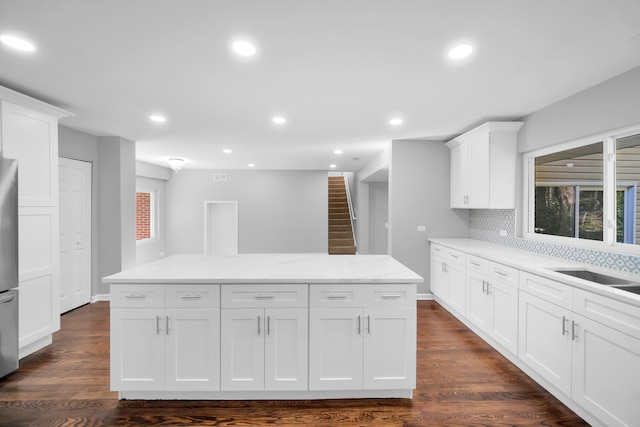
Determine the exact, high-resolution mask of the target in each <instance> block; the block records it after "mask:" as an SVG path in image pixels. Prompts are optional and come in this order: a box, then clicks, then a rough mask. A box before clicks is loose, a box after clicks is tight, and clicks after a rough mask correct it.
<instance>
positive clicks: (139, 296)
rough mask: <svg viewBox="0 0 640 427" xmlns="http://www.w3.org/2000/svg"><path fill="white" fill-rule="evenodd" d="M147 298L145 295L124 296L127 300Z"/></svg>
mask: <svg viewBox="0 0 640 427" xmlns="http://www.w3.org/2000/svg"><path fill="white" fill-rule="evenodd" d="M146 297H147V296H146V295H145V294H127V295H125V296H124V298H125V299H145V298H146Z"/></svg>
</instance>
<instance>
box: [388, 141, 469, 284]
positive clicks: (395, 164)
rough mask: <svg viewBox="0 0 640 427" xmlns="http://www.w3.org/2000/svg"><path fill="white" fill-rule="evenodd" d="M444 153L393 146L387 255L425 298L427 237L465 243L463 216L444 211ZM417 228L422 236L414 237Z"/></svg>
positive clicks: (411, 144)
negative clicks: (414, 277) (412, 275)
mask: <svg viewBox="0 0 640 427" xmlns="http://www.w3.org/2000/svg"><path fill="white" fill-rule="evenodd" d="M449 179H450V178H449V149H448V148H447V147H446V146H445V145H444V142H443V141H393V142H392V144H391V167H390V169H389V225H390V233H389V239H390V242H389V255H391V256H393V258H395V259H396V260H398V261H400V262H401V263H403V264H404V265H406V266H407V267H409V268H410V269H411V270H413V271H415V272H416V273H417V274H419V275H420V276H422V277H423V279H424V283H422V284H420V285H418V293H421V294H425V293H428V292H429V273H430V268H429V266H430V257H429V250H430V248H429V242H428V239H429V238H431V237H469V211H468V210H464V209H450V208H449ZM418 225H424V226H426V232H419V231H417V226H418Z"/></svg>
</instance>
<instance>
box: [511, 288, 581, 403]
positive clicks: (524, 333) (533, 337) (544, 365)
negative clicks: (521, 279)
mask: <svg viewBox="0 0 640 427" xmlns="http://www.w3.org/2000/svg"><path fill="white" fill-rule="evenodd" d="M519 305H520V309H519V334H518V357H519V358H520V360H522V361H523V362H525V363H526V364H527V365H529V366H531V367H532V368H533V369H534V370H535V371H536V372H537V373H538V374H539V375H540V376H541V377H543V378H545V379H546V380H547V381H549V382H550V383H552V384H553V385H555V386H556V387H558V389H560V390H561V391H562V392H563V393H565V394H566V395H570V393H571V331H570V329H571V312H570V311H568V310H566V309H564V308H562V307H560V306H557V305H555V304H552V303H550V302H548V301H545V300H543V299H541V298H538V297H535V296H533V295H530V294H528V293H526V292H520V304H519Z"/></svg>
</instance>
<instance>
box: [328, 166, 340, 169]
mask: <svg viewBox="0 0 640 427" xmlns="http://www.w3.org/2000/svg"><path fill="white" fill-rule="evenodd" d="M329 167H330V168H331V169H335V168H337V167H338V166H337V165H329Z"/></svg>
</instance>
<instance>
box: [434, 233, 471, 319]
mask: <svg viewBox="0 0 640 427" xmlns="http://www.w3.org/2000/svg"><path fill="white" fill-rule="evenodd" d="M431 254H432V257H431V292H433V293H434V294H435V295H436V296H437V297H438V298H440V299H441V300H443V301H445V302H446V303H447V304H449V305H450V306H451V307H452V308H453V309H455V310H457V311H458V312H459V313H461V314H465V313H466V310H467V291H466V277H465V265H464V264H465V255H464V254H463V253H462V252H459V251H456V250H453V249H449V248H445V247H443V246H439V245H433V246H432V250H431Z"/></svg>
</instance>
